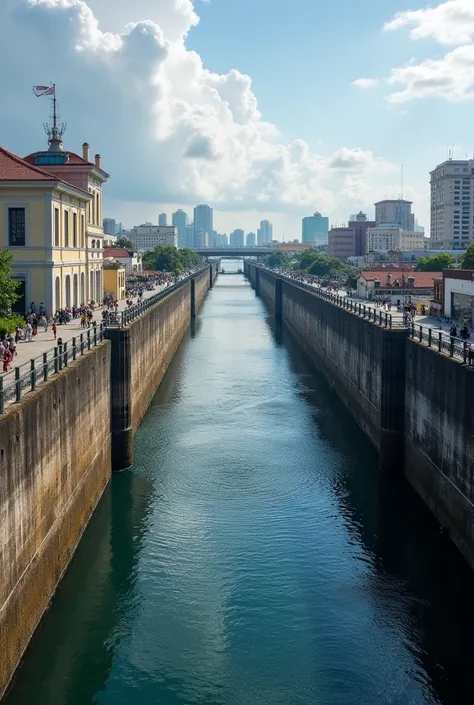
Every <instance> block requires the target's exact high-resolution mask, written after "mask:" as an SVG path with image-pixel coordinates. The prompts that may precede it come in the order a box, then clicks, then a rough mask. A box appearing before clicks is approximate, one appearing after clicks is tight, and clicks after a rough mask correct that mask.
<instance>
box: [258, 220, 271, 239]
mask: <svg viewBox="0 0 474 705" xmlns="http://www.w3.org/2000/svg"><path fill="white" fill-rule="evenodd" d="M272 240H273V225H272V224H271V223H270V222H269V221H268V220H261V221H260V227H259V229H258V230H257V245H265V244H266V243H267V242H271V241H272Z"/></svg>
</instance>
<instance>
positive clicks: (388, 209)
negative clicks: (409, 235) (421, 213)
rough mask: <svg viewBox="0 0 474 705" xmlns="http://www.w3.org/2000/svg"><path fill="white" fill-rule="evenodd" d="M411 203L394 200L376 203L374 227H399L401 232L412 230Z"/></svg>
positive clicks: (413, 219)
mask: <svg viewBox="0 0 474 705" xmlns="http://www.w3.org/2000/svg"><path fill="white" fill-rule="evenodd" d="M411 207H412V201H404V200H403V199H402V198H399V199H396V200H387V199H386V200H384V201H378V203H376V204H375V223H376V227H377V228H378V227H379V226H383V225H399V226H400V227H401V228H402V230H414V228H415V216H414V215H413V214H412V212H411Z"/></svg>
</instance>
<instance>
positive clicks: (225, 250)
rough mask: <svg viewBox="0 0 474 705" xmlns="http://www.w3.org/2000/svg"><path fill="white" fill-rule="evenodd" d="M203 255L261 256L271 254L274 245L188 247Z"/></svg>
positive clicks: (274, 247)
mask: <svg viewBox="0 0 474 705" xmlns="http://www.w3.org/2000/svg"><path fill="white" fill-rule="evenodd" d="M189 249H190V250H193V251H194V252H197V253H198V255H202V256H203V257H263V256H264V255H269V254H271V253H272V252H273V251H274V250H275V249H276V246H274V245H270V244H268V245H260V246H257V247H190V248H189Z"/></svg>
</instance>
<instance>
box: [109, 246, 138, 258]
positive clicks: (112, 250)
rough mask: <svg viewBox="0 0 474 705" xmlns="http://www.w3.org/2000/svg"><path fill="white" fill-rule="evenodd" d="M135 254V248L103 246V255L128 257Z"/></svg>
mask: <svg viewBox="0 0 474 705" xmlns="http://www.w3.org/2000/svg"><path fill="white" fill-rule="evenodd" d="M131 254H135V250H126V249H125V247H104V257H115V258H116V257H121V258H124V259H125V258H126V257H130V255H131Z"/></svg>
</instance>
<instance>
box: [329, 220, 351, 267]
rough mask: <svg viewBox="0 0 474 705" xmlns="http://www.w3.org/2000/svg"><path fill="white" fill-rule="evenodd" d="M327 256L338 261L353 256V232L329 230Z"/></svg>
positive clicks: (340, 229)
mask: <svg viewBox="0 0 474 705" xmlns="http://www.w3.org/2000/svg"><path fill="white" fill-rule="evenodd" d="M328 255H329V257H337V258H338V259H342V260H344V259H347V258H348V257H354V256H355V230H354V229H353V228H331V230H330V231H329V233H328Z"/></svg>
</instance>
